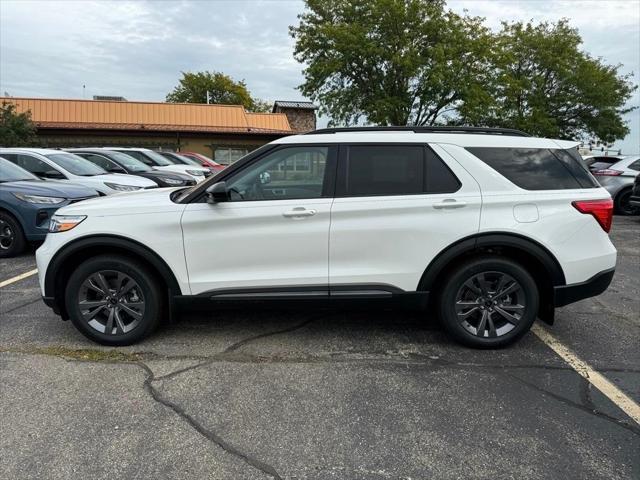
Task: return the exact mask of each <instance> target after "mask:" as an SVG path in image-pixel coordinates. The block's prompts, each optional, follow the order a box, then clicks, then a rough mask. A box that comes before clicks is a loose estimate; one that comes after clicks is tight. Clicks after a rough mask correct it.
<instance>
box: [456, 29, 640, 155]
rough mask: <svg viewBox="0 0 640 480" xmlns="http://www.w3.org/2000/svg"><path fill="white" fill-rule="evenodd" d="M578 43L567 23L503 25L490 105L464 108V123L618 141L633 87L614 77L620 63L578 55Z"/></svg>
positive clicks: (627, 78)
mask: <svg viewBox="0 0 640 480" xmlns="http://www.w3.org/2000/svg"><path fill="white" fill-rule="evenodd" d="M581 42H582V39H581V37H580V35H579V33H578V31H577V30H576V29H574V28H571V27H570V26H569V24H568V22H567V20H561V21H559V22H558V23H555V24H553V23H540V24H538V25H534V24H532V23H531V22H529V23H526V24H523V23H521V22H516V23H510V24H507V23H504V24H503V26H502V30H501V31H500V32H499V33H498V34H497V35H496V40H495V44H496V55H495V59H494V78H495V82H493V83H492V85H491V90H492V96H493V98H494V103H493V106H492V108H489V109H482V110H479V109H475V108H469V109H467V111H466V112H462V113H463V115H462V117H463V119H464V120H467V121H472V122H475V123H481V124H484V125H490V126H501V127H513V128H518V129H521V130H524V131H526V132H529V133H531V134H534V135H539V136H547V137H553V138H579V137H585V136H587V135H595V136H597V137H599V138H601V139H602V140H604V141H607V142H612V141H613V140H615V139H617V138H623V137H624V136H625V135H626V134H627V133H628V132H629V128H628V127H627V126H626V124H625V122H624V120H623V118H622V115H624V114H625V113H627V112H629V111H631V110H632V109H633V108H632V107H627V106H625V105H626V103H627V101H628V100H629V98H630V97H631V95H632V93H633V91H634V90H635V89H636V88H637V86H634V85H633V84H632V83H631V82H630V76H629V75H626V76H621V75H619V73H618V70H619V68H620V65H615V66H611V65H606V64H605V63H604V62H603V61H602V60H601V59H596V58H592V57H591V56H589V54H587V53H585V52H583V51H581V50H580V44H581Z"/></svg>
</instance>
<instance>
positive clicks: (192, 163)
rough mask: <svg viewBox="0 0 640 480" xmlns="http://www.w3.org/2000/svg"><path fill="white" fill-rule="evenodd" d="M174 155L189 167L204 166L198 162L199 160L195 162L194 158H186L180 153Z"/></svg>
mask: <svg viewBox="0 0 640 480" xmlns="http://www.w3.org/2000/svg"><path fill="white" fill-rule="evenodd" d="M174 155H175V156H176V157H178V158H180V160H182V162H183V163H186V164H188V165H196V166H198V167H201V166H202V163H200V162H198V161H197V160H194V159H193V158H189V157H185V156H184V155H180V154H179V153H174Z"/></svg>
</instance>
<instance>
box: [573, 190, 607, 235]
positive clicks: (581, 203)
mask: <svg viewBox="0 0 640 480" xmlns="http://www.w3.org/2000/svg"><path fill="white" fill-rule="evenodd" d="M571 204H572V205H573V206H574V207H575V208H576V210H578V211H579V212H580V213H586V214H588V215H593V218H595V219H596V220H597V221H598V223H599V224H600V226H601V227H602V229H603V230H604V231H605V232H607V233H609V230H611V221H612V220H613V200H611V199H610V198H607V199H604V200H577V201H575V202H572V203H571Z"/></svg>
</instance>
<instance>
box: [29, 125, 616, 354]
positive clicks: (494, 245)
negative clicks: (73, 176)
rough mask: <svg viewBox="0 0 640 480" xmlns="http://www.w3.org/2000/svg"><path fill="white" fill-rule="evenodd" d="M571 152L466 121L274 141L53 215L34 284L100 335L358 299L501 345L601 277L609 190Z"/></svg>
mask: <svg viewBox="0 0 640 480" xmlns="http://www.w3.org/2000/svg"><path fill="white" fill-rule="evenodd" d="M575 146H576V143H575V142H568V141H560V140H549V139H544V138H533V137H529V136H527V135H526V134H523V133H521V132H518V131H514V130H504V129H473V128H418V127H416V128H395V127H393V128H392V127H390V128H355V129H325V130H318V131H315V132H312V133H311V134H307V135H298V136H290V137H284V138H281V139H279V140H276V141H274V142H272V143H270V144H268V145H265V146H263V147H261V148H259V149H258V150H256V151H254V152H252V153H250V154H249V155H247V156H245V157H244V158H243V159H241V160H240V161H238V162H237V163H235V164H233V165H231V166H230V167H228V168H227V169H226V170H224V171H222V172H221V173H220V174H218V175H217V176H215V177H212V178H210V179H208V180H206V181H204V182H203V183H201V184H199V185H196V186H193V187H190V188H174V189H158V190H155V191H148V192H144V193H138V194H131V195H128V194H124V195H118V196H116V197H112V198H106V199H101V200H100V201H93V200H88V201H85V202H82V203H79V204H76V205H70V206H67V207H64V208H62V209H60V210H59V211H58V213H57V214H56V216H55V217H54V219H53V221H52V222H51V229H50V232H51V233H49V234H48V235H47V239H46V241H45V243H44V245H43V246H42V247H41V248H40V249H39V250H38V251H37V262H38V271H39V274H40V285H41V288H42V294H43V296H44V300H45V302H46V303H47V305H49V306H51V307H53V309H54V311H55V312H56V313H58V314H60V315H61V316H62V317H63V318H70V319H71V320H72V322H73V323H74V325H75V326H76V327H77V328H78V329H79V330H80V331H81V332H82V333H83V334H84V335H86V336H87V337H89V338H91V339H93V340H95V341H97V342H100V343H103V344H108V345H125V344H131V343H133V342H135V341H138V340H140V339H141V338H143V337H145V336H146V335H147V334H149V333H150V332H151V331H152V330H153V329H154V328H155V327H156V326H157V325H158V323H159V322H160V319H161V317H163V316H168V314H169V313H173V312H175V311H176V309H177V308H178V307H180V306H181V305H182V306H184V305H185V304H189V305H193V304H196V303H198V304H199V305H200V306H202V305H203V304H204V305H205V306H206V307H208V308H210V309H214V308H215V307H216V306H219V305H221V304H222V303H226V302H248V301H251V302H255V304H256V305H259V304H260V302H266V301H274V300H285V301H289V302H291V301H294V300H295V301H298V300H306V301H321V302H331V301H336V300H351V301H358V300H360V301H361V302H364V303H366V305H368V306H379V305H384V304H388V302H391V304H402V305H408V306H412V307H417V308H421V309H426V308H432V309H434V310H435V311H436V312H437V314H438V318H439V319H440V321H441V322H442V324H443V326H444V327H445V329H446V330H447V331H448V332H449V333H450V334H451V335H452V336H453V337H454V338H456V339H457V340H458V341H461V342H463V343H465V344H467V345H470V346H475V347H498V346H503V345H506V344H508V343H510V342H512V341H514V340H516V339H517V338H519V337H520V336H522V335H523V334H524V333H526V332H527V331H528V330H529V328H530V327H531V325H532V323H533V321H534V320H535V318H536V317H539V318H541V319H542V320H545V321H547V322H549V323H551V322H552V321H553V314H554V308H555V307H558V306H562V305H566V304H568V303H571V302H574V301H577V300H580V299H582V298H586V297H589V296H593V295H598V294H599V293H601V292H603V291H604V290H605V289H606V288H607V286H608V285H609V283H610V282H611V278H612V277H613V273H614V268H615V265H616V250H615V248H614V247H613V245H612V244H611V242H610V241H609V237H608V235H607V232H608V231H609V228H610V226H611V218H612V201H611V197H610V196H609V194H608V193H607V191H606V190H604V189H603V188H601V187H600V186H598V183H597V182H596V181H595V180H594V178H593V177H592V176H591V175H590V174H589V172H588V171H587V170H586V168H585V167H584V166H582V163H581V161H580V159H579V156H578V154H577V151H576V149H575V148H574V147H575Z"/></svg>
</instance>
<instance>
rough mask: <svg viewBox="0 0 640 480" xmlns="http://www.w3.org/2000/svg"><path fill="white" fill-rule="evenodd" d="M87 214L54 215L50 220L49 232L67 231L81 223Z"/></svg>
mask: <svg viewBox="0 0 640 480" xmlns="http://www.w3.org/2000/svg"><path fill="white" fill-rule="evenodd" d="M85 218H87V216H86V215H54V216H53V217H51V221H50V222H49V232H51V233H56V232H66V231H67V230H71V229H72V228H75V227H76V226H77V225H80V224H81V223H82V221H83V220H84V219H85Z"/></svg>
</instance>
